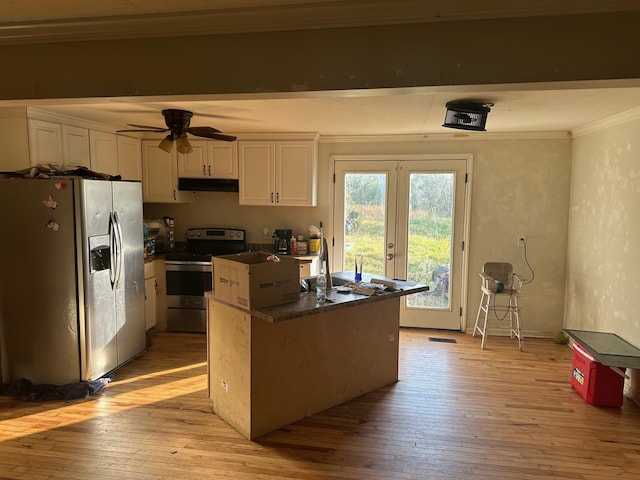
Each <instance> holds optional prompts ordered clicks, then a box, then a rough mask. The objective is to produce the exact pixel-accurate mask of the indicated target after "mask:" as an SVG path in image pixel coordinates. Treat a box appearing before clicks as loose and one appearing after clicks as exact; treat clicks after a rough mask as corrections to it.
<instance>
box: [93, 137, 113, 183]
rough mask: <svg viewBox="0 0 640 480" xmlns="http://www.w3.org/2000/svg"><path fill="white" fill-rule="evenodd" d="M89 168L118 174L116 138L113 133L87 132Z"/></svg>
mask: <svg viewBox="0 0 640 480" xmlns="http://www.w3.org/2000/svg"><path fill="white" fill-rule="evenodd" d="M89 148H90V152H91V170H93V171H94V172H99V173H108V174H109V175H118V140H117V137H116V134H115V133H106V132H100V131H97V130H91V131H90V132H89Z"/></svg>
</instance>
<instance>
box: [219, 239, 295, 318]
mask: <svg viewBox="0 0 640 480" xmlns="http://www.w3.org/2000/svg"><path fill="white" fill-rule="evenodd" d="M269 255H271V254H270V253H267V252H249V253H237V254H233V255H221V256H219V257H213V258H212V263H213V280H214V281H213V294H214V296H215V298H217V299H219V300H222V301H224V302H227V303H229V304H231V305H235V306H238V307H240V308H244V309H248V310H256V309H259V308H262V307H271V306H274V305H281V304H283V303H291V302H297V301H298V300H300V261H299V260H298V259H297V258H294V257H288V256H285V255H280V256H279V258H280V261H279V262H267V257H269Z"/></svg>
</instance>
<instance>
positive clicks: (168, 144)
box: [118, 109, 236, 153]
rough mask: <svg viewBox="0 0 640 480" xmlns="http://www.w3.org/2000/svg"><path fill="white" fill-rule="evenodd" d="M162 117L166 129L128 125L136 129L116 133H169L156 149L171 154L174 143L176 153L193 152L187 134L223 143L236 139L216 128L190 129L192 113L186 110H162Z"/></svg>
mask: <svg viewBox="0 0 640 480" xmlns="http://www.w3.org/2000/svg"><path fill="white" fill-rule="evenodd" d="M162 115H164V121H165V123H166V124H167V128H162V127H150V126H148V125H134V124H131V123H129V124H128V125H129V126H131V127H136V129H135V130H118V132H153V133H163V132H169V134H168V135H167V136H166V137H165V138H164V139H163V140H162V141H161V142H160V144H159V145H158V147H160V148H161V149H162V150H164V151H165V152H167V153H170V152H171V149H172V148H173V142H174V141H175V142H176V146H177V148H178V152H180V153H191V152H193V147H192V146H191V143H189V139H188V138H187V133H190V134H191V135H195V136H196V137H204V138H212V139H214V140H222V141H224V142H233V141H234V140H235V139H236V137H234V136H233V135H225V134H224V133H222V132H221V131H220V130H218V129H217V128H213V127H190V126H189V124H190V123H191V117H193V112H189V111H188V110H176V109H167V110H162Z"/></svg>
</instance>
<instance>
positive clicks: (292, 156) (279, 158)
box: [275, 141, 317, 206]
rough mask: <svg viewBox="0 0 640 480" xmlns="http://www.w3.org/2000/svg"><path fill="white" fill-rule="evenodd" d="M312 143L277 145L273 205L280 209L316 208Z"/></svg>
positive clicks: (315, 167) (283, 142) (296, 142)
mask: <svg viewBox="0 0 640 480" xmlns="http://www.w3.org/2000/svg"><path fill="white" fill-rule="evenodd" d="M314 148H315V143H314V142H310V141H280V142H276V163H275V166H276V167H275V168H276V170H275V176H276V202H277V204H278V205H283V206H315V205H316V175H317V166H316V163H317V162H316V155H315V151H314Z"/></svg>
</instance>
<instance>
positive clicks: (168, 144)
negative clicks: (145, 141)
mask: <svg viewBox="0 0 640 480" xmlns="http://www.w3.org/2000/svg"><path fill="white" fill-rule="evenodd" d="M158 148H160V150H164V151H165V152H167V153H171V149H172V148H173V137H172V136H171V135H167V136H166V137H164V138H163V139H162V141H161V142H160V144H159V145H158Z"/></svg>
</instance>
